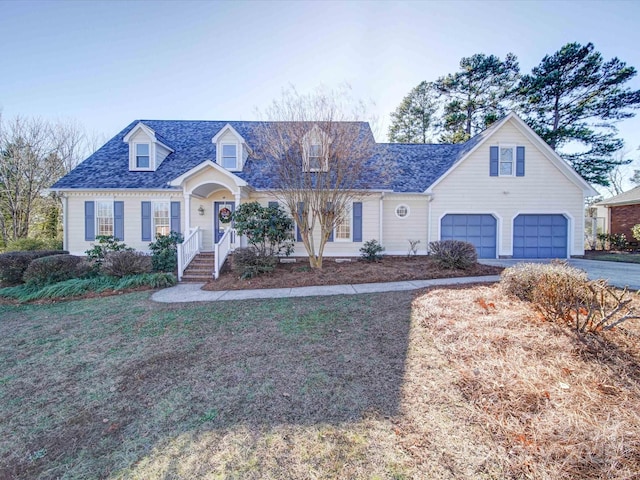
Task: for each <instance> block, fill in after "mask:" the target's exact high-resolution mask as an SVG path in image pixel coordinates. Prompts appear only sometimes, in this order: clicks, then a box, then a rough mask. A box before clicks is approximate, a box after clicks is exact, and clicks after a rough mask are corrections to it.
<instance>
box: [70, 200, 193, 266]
mask: <svg viewBox="0 0 640 480" xmlns="http://www.w3.org/2000/svg"><path fill="white" fill-rule="evenodd" d="M98 199H102V200H113V201H122V202H124V240H123V241H124V243H125V244H126V245H127V246H129V247H133V248H135V249H136V250H140V251H144V252H147V251H149V242H148V241H143V240H142V202H145V201H146V202H148V201H151V202H153V201H156V200H157V201H160V200H163V201H172V202H177V201H179V202H180V204H181V210H180V221H181V223H182V225H181V230H182V229H183V228H184V200H183V197H182V193H178V192H136V193H133V192H122V193H118V192H115V193H114V192H110V193H104V192H99V191H96V192H87V193H82V194H80V193H76V194H71V195H69V200H68V201H69V203H68V209H69V218H68V222H67V229H68V235H67V239H68V245H65V248H66V249H67V250H69V252H71V253H72V254H73V255H84V254H85V251H87V250H88V249H90V248H91V247H92V245H93V244H94V243H95V242H90V241H85V239H84V232H85V230H84V202H86V201H95V200H98ZM196 208H197V207H196ZM183 233H184V232H183Z"/></svg>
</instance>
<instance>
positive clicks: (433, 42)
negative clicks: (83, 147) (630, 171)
mask: <svg viewBox="0 0 640 480" xmlns="http://www.w3.org/2000/svg"><path fill="white" fill-rule="evenodd" d="M639 23H640V1H603V2H600V1H578V0H575V1H542V0H537V1H497V2H492V1H412V2H392V1H312V2H305V1H295V2H280V1H278V2H276V1H253V2H242V1H236V2H231V1H218V2H213V1H181V2H171V1H164V2H158V1H129V2H125V1H110V2H100V1H82V0H75V1H55V0H49V1H44V2H35V1H13V0H0V32H1V36H0V65H2V67H1V71H2V73H0V109H1V110H2V113H3V115H4V116H5V117H12V116H14V115H18V114H20V115H27V116H40V117H43V118H51V119H55V118H64V119H67V118H69V119H74V120H77V121H78V122H79V123H80V124H81V125H83V126H84V127H85V128H86V129H87V131H88V132H90V133H91V132H93V133H97V134H100V135H105V136H106V137H111V136H113V135H114V134H115V133H117V132H118V131H120V130H121V129H122V128H124V127H125V126H126V125H127V124H129V123H130V122H131V121H133V120H135V119H141V118H153V119H210V120H251V119H255V118H256V108H258V109H264V107H265V106H267V104H269V103H270V102H271V101H272V100H273V99H274V98H276V97H278V96H279V95H280V92H281V91H282V89H283V88H285V87H287V86H288V85H294V86H295V87H296V88H297V89H298V90H299V91H307V90H311V89H313V88H314V87H316V86H318V85H320V84H323V85H326V86H328V87H335V86H337V85H339V84H342V83H345V82H346V83H348V84H349V85H351V87H352V91H353V95H354V96H355V97H357V98H360V99H364V100H366V101H373V102H374V103H375V106H374V107H373V110H374V113H375V114H376V115H377V116H378V117H379V118H380V121H381V123H382V126H381V128H380V132H379V133H380V134H379V135H378V140H380V141H384V140H385V138H386V130H387V127H388V123H389V113H390V112H392V111H393V110H394V109H395V108H396V106H397V105H398V104H399V103H400V101H401V100H402V97H403V96H404V95H406V94H407V93H408V92H409V90H410V89H411V88H412V87H414V86H415V85H417V84H418V83H419V82H421V81H422V80H435V79H436V78H437V77H439V76H442V75H444V74H447V73H451V72H454V71H456V69H457V67H458V63H459V61H460V58H462V57H463V56H470V55H472V54H474V53H486V54H495V55H498V56H500V57H504V55H505V54H506V53H507V52H513V53H515V54H516V55H517V56H518V58H519V61H520V66H521V70H522V71H523V72H529V71H530V69H531V68H532V67H533V66H535V65H537V64H538V63H539V62H540V60H541V59H542V57H543V56H544V55H545V54H551V53H554V52H555V51H557V50H558V49H559V48H560V47H561V46H562V45H564V44H565V43H567V42H572V41H577V42H580V43H583V44H584V43H587V42H593V43H594V44H595V46H596V49H597V50H599V51H600V52H601V53H602V54H603V55H604V57H605V59H606V60H608V59H610V58H611V57H614V56H617V57H618V58H620V59H621V60H623V61H625V62H627V64H629V65H632V66H634V67H636V68H638V69H640V28H638V27H639V25H638V24H639ZM631 86H633V87H635V88H640V78H638V77H636V78H635V79H633V81H632V82H631ZM620 132H621V135H622V137H623V138H625V140H626V141H627V142H628V144H629V146H630V147H631V148H633V149H636V148H637V147H638V146H639V145H640V119H639V118H635V119H633V120H630V121H625V122H623V123H622V124H621V125H620ZM633 155H634V156H636V157H637V153H636V152H634V153H633Z"/></svg>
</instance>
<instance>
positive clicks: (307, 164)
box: [304, 142, 329, 172]
mask: <svg viewBox="0 0 640 480" xmlns="http://www.w3.org/2000/svg"><path fill="white" fill-rule="evenodd" d="M314 145H317V146H319V147H320V156H319V157H316V158H318V159H319V163H320V165H321V167H320V168H311V155H310V153H311V147H312V146H314ZM304 171H305V172H328V171H329V162H328V160H327V157H326V155H325V154H324V148H323V145H322V142H309V143H308V145H305V149H304Z"/></svg>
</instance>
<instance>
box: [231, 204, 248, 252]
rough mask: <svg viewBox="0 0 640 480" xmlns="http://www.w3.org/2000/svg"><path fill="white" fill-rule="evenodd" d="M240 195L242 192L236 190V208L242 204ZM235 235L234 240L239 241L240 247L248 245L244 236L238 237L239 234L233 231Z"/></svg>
mask: <svg viewBox="0 0 640 480" xmlns="http://www.w3.org/2000/svg"><path fill="white" fill-rule="evenodd" d="M240 196H241V195H240V192H236V193H235V194H234V197H235V200H236V208H238V207H239V206H240ZM233 237H234V240H235V242H234V243H237V244H238V246H239V247H245V246H246V245H245V242H244V237H240V238H238V236H237V234H236V233H235V232H234V233H233Z"/></svg>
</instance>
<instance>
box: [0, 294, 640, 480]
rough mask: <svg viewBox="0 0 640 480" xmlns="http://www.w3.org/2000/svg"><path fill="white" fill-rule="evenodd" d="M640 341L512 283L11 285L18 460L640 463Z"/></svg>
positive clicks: (618, 468) (153, 466) (102, 469)
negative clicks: (201, 289)
mask: <svg viewBox="0 0 640 480" xmlns="http://www.w3.org/2000/svg"><path fill="white" fill-rule="evenodd" d="M639 342H640V324H638V323H632V322H629V323H628V324H626V325H625V328H624V329H622V328H618V329H617V330H616V331H614V332H607V333H606V334H605V335H603V336H601V337H593V336H588V337H586V339H584V340H583V339H580V338H578V337H576V336H575V335H574V334H573V333H572V332H571V331H570V330H568V329H565V328H563V327H560V326H557V325H554V324H551V323H547V322H543V321H541V320H540V319H539V317H538V316H537V315H536V314H535V313H534V312H533V310H532V309H531V307H530V306H529V305H527V304H524V303H522V302H520V301H518V300H515V299H512V298H509V297H507V296H505V295H504V294H503V293H502V291H501V289H500V287H499V286H471V287H467V288H455V289H454V288H438V289H433V290H430V291H425V292H420V293H418V294H414V293H411V292H396V293H387V294H378V295H358V296H345V297H323V298H306V299H279V300H266V301H262V300H255V301H248V302H223V303H212V304H198V305H195V304H193V305H190V304H184V305H159V304H154V303H152V302H150V301H149V300H148V294H147V293H135V294H129V295H120V296H117V297H111V298H100V299H91V300H84V301H77V302H67V303H64V304H54V305H29V306H21V307H16V306H9V305H0V367H1V370H0V371H1V372H2V373H1V374H0V399H1V400H2V401H1V402H0V415H1V418H2V422H0V478H2V479H4V478H12V479H14V478H15V479H32V478H37V479H53V478H74V479H75V478H82V479H84V478H108V479H140V480H142V479H145V480H147V479H178V478H207V479H219V478H237V479H282V478H292V479H307V478H312V479H335V478H353V479H396V480H399V479H460V478H473V479H476V478H480V479H482V478H487V479H504V478H514V479H515V478H518V479H519V478H531V479H569V478H592V479H605V478H606V479H620V480H622V479H630V478H637V473H638V472H639V471H640V453H639V452H640V416H639V413H638V412H640V395H639V394H640V373H639V372H640V368H639V362H640V354H639V351H640V347H639Z"/></svg>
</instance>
